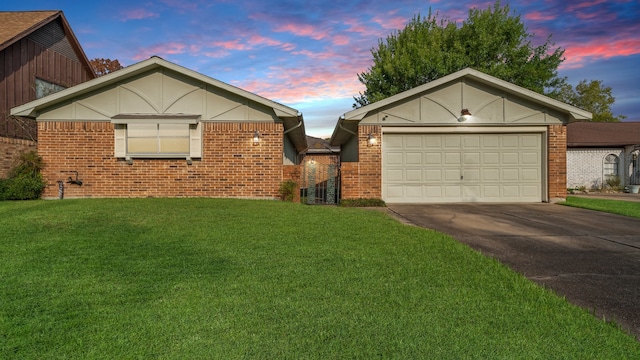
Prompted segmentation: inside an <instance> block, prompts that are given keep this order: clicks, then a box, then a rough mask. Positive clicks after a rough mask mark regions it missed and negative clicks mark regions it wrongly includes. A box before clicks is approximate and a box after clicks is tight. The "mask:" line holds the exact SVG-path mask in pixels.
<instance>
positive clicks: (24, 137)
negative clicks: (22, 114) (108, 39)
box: [0, 11, 95, 177]
mask: <svg viewBox="0 0 640 360" xmlns="http://www.w3.org/2000/svg"><path fill="white" fill-rule="evenodd" d="M93 78H95V74H94V72H93V70H92V68H91V66H90V64H89V60H88V59H87V57H86V55H85V54H84V51H83V50H82V48H81V47H80V44H79V43H78V40H77V39H76V37H75V35H74V34H73V31H71V27H70V26H69V23H68V22H67V20H66V19H65V17H64V15H63V13H62V11H23V12H0V177H4V176H6V175H7V172H8V170H9V168H10V167H11V166H12V164H13V163H14V161H15V159H16V157H17V156H19V155H20V154H21V153H22V152H24V151H27V150H31V149H35V147H36V144H35V141H34V140H35V139H36V126H35V122H34V121H32V120H29V119H24V118H19V117H11V116H9V110H10V109H11V108H12V107H14V106H18V105H21V104H24V103H26V102H29V101H32V100H36V99H38V98H41V97H43V96H45V95H47V94H50V93H52V92H55V91H58V90H61V89H64V88H67V87H70V86H73V85H76V84H79V83H82V82H84V81H87V80H90V79H93Z"/></svg>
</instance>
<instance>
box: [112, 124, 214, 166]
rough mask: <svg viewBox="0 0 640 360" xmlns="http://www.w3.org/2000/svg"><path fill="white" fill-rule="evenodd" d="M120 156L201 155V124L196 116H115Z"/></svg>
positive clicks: (116, 145)
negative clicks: (175, 118) (173, 117)
mask: <svg viewBox="0 0 640 360" xmlns="http://www.w3.org/2000/svg"><path fill="white" fill-rule="evenodd" d="M114 123H115V149H114V152H115V156H116V157H119V158H199V157H201V156H202V141H201V139H202V136H201V135H200V134H201V126H200V124H199V123H198V122H196V121H195V120H186V121H184V120H183V121H181V120H175V121H171V120H160V121H154V120H130V119H127V120H122V121H120V120H115V121H114Z"/></svg>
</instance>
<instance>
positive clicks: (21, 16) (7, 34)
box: [0, 10, 61, 50]
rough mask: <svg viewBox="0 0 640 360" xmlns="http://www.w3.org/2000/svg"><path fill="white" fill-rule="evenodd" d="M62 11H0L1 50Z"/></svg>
mask: <svg viewBox="0 0 640 360" xmlns="http://www.w3.org/2000/svg"><path fill="white" fill-rule="evenodd" d="M60 13H61V11H53V10H52V11H3V12H0V50H2V49H4V48H6V47H7V46H9V45H11V44H13V43H14V42H16V41H17V40H19V39H21V38H23V37H25V36H26V35H28V34H29V33H31V32H32V31H33V30H35V29H37V28H39V27H40V26H42V25H44V24H46V23H48V22H49V21H50V20H51V19H53V18H54V17H56V16H57V15H58V14H60Z"/></svg>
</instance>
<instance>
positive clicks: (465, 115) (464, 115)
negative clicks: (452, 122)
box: [458, 109, 471, 122]
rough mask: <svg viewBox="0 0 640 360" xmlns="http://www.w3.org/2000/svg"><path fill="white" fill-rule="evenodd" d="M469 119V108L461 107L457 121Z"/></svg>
mask: <svg viewBox="0 0 640 360" xmlns="http://www.w3.org/2000/svg"><path fill="white" fill-rule="evenodd" d="M469 119H471V113H470V112H469V109H462V111H460V117H459V118H458V121H459V122H465V121H467V120H469Z"/></svg>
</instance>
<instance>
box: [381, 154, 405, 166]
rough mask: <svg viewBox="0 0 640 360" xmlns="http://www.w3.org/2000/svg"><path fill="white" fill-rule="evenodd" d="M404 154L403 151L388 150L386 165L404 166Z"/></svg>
mask: <svg viewBox="0 0 640 360" xmlns="http://www.w3.org/2000/svg"><path fill="white" fill-rule="evenodd" d="M403 159H404V154H403V153H401V152H388V153H387V154H385V165H397V166H403V165H404V163H403Z"/></svg>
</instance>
